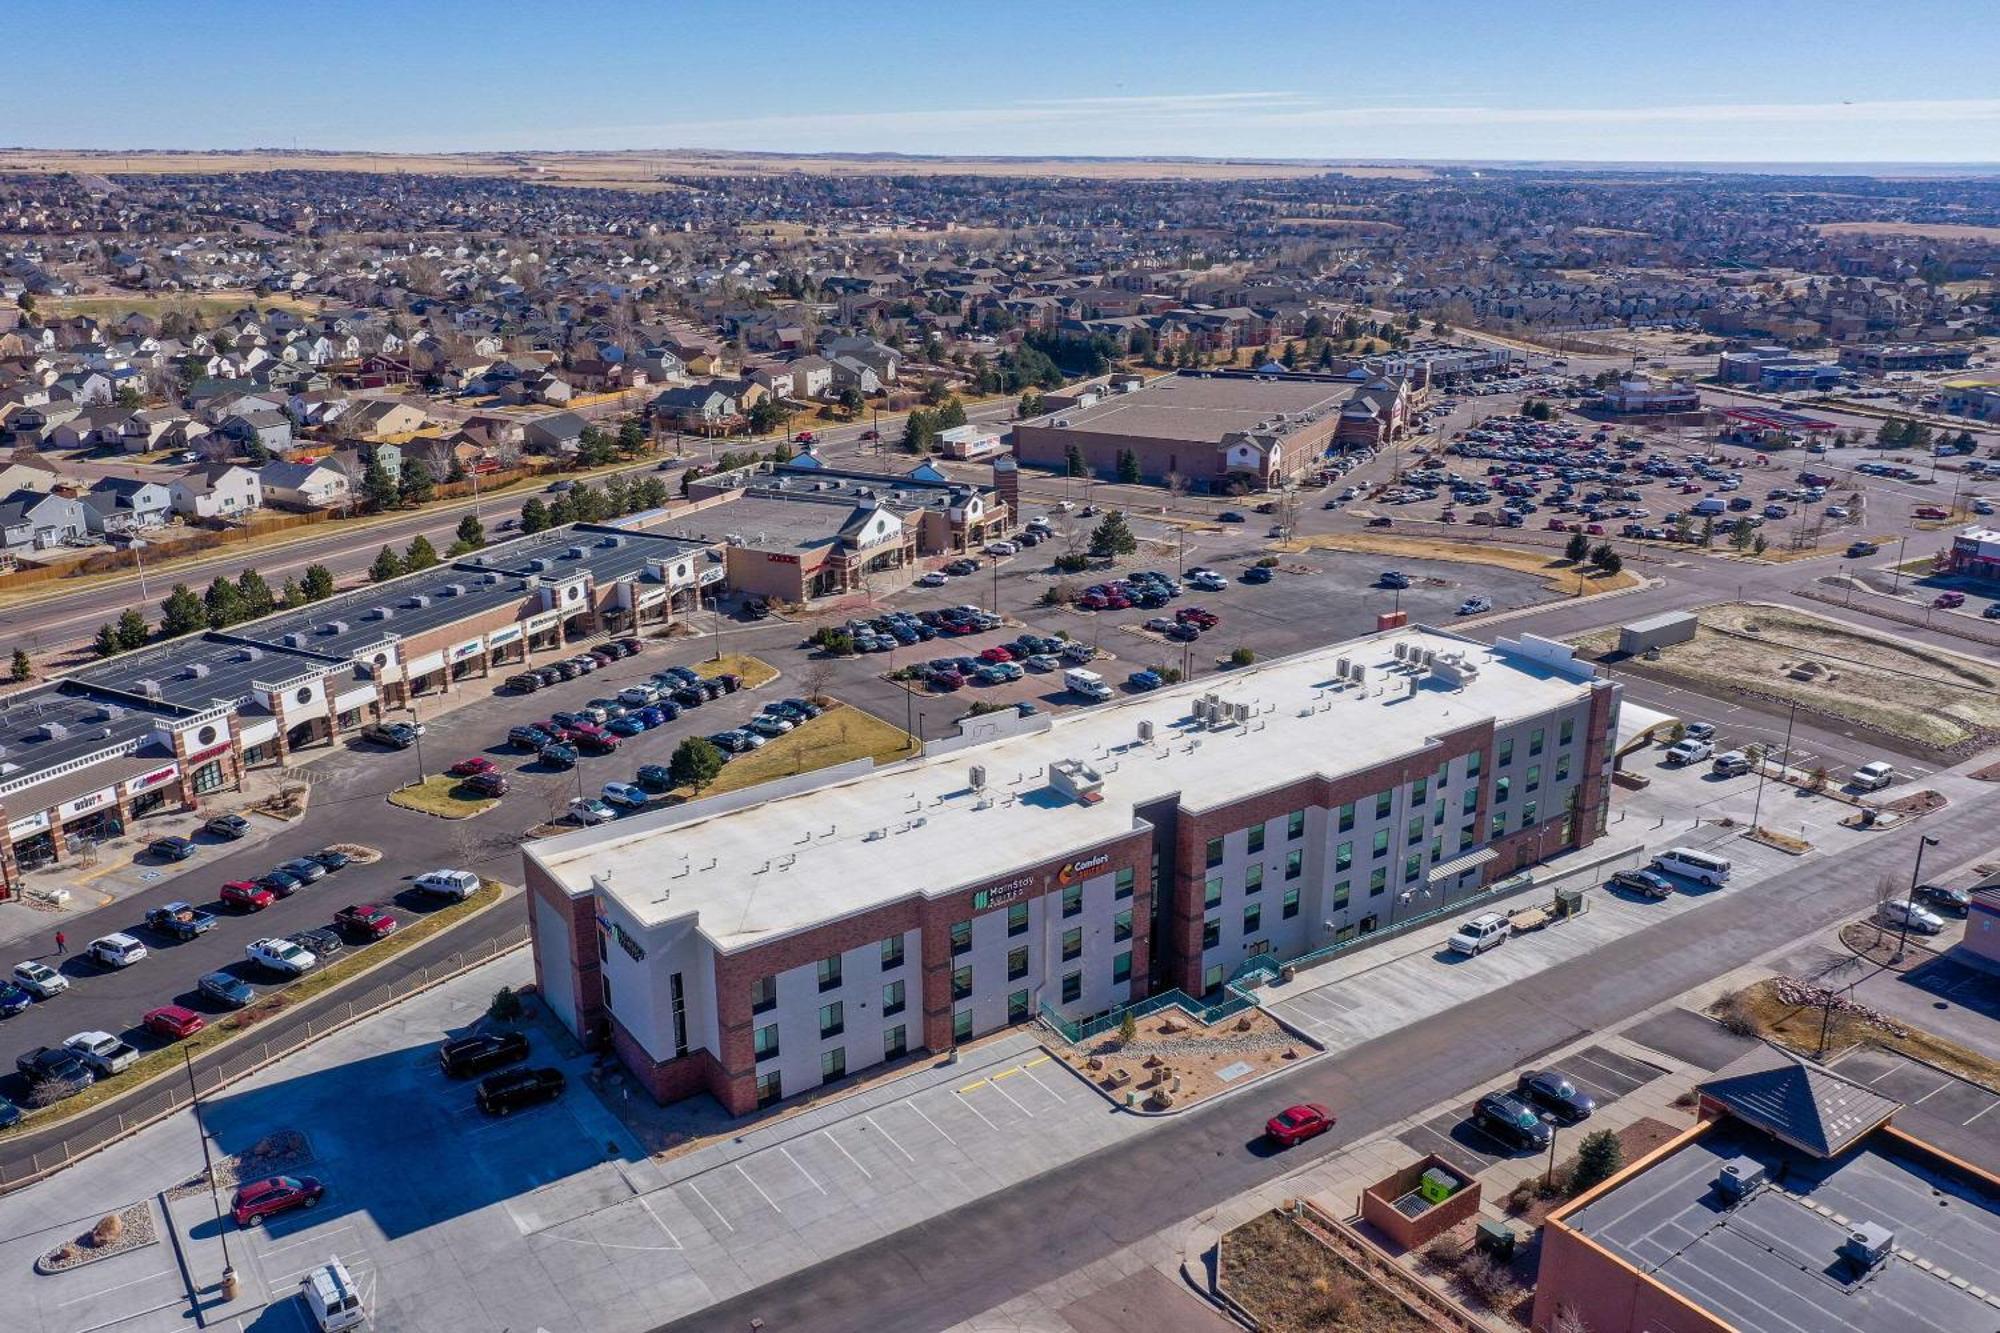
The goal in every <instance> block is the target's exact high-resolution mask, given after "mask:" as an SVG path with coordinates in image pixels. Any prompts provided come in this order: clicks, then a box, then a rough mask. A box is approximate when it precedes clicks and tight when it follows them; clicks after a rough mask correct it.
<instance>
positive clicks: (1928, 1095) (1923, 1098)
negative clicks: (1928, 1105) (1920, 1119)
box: [1910, 1079, 1952, 1106]
mask: <svg viewBox="0 0 2000 1333" xmlns="http://www.w3.org/2000/svg"><path fill="white" fill-rule="evenodd" d="M1951 1083H1952V1081H1951V1080H1950V1079H1946V1080H1945V1081H1944V1082H1942V1083H1940V1084H1938V1085H1937V1086H1936V1087H1935V1088H1932V1089H1931V1090H1930V1091H1929V1092H1927V1093H1925V1094H1924V1095H1923V1096H1921V1097H1919V1098H1917V1099H1916V1100H1915V1101H1913V1102H1911V1103H1910V1105H1912V1106H1922V1105H1923V1104H1924V1103H1925V1102H1927V1101H1929V1100H1930V1099H1931V1098H1933V1097H1935V1096H1937V1095H1938V1094H1939V1093H1940V1092H1943V1091H1944V1090H1945V1089H1946V1088H1948V1087H1950V1086H1951Z"/></svg>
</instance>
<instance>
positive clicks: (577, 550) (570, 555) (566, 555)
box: [563, 546, 585, 560]
mask: <svg viewBox="0 0 2000 1333" xmlns="http://www.w3.org/2000/svg"><path fill="white" fill-rule="evenodd" d="M584 554H585V552H584V549H583V548H582V547H581V546H572V547H570V548H569V549H568V550H567V551H564V552H563V559H565V560H581V559H583V557H584Z"/></svg>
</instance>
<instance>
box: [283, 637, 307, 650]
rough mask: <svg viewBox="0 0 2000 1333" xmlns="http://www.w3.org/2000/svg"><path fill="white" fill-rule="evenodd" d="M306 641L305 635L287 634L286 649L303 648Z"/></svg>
mask: <svg viewBox="0 0 2000 1333" xmlns="http://www.w3.org/2000/svg"><path fill="white" fill-rule="evenodd" d="M305 641H306V636H305V635H303V634H287V635H286V636H285V647H287V648H301V647H304V646H305Z"/></svg>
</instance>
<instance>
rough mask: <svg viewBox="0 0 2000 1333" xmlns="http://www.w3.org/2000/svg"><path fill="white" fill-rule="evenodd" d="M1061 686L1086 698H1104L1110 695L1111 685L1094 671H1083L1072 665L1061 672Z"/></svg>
mask: <svg viewBox="0 0 2000 1333" xmlns="http://www.w3.org/2000/svg"><path fill="white" fill-rule="evenodd" d="M1063 687H1064V688H1065V689H1067V690H1069V691H1070V693H1072V694H1080V695H1082V696H1083V697H1084V698H1086V699H1097V700H1104V699H1109V698H1110V697H1111V687H1110V686H1109V685H1106V684H1105V683H1104V677H1102V676H1100V675H1098V674H1097V673H1096V672H1095V671H1085V670H1084V669H1083V668H1081V667H1074V668H1072V669H1070V670H1068V671H1065V672H1063Z"/></svg>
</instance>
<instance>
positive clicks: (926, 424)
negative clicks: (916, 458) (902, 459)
mask: <svg viewBox="0 0 2000 1333" xmlns="http://www.w3.org/2000/svg"><path fill="white" fill-rule="evenodd" d="M936 442H937V418H936V417H934V416H933V415H931V413H929V412H927V411H925V410H924V409H923V408H921V407H919V408H914V409H912V410H911V412H910V415H909V417H908V419H906V420H905V421H904V422H903V447H904V448H905V449H907V450H909V451H910V452H911V453H913V454H921V453H924V452H926V451H927V450H929V449H930V447H931V445H933V444H935V443H936Z"/></svg>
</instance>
